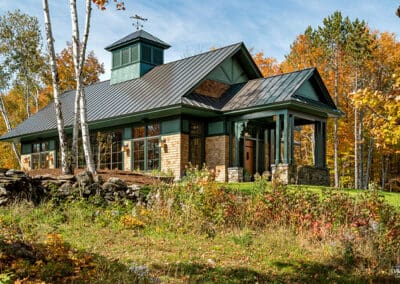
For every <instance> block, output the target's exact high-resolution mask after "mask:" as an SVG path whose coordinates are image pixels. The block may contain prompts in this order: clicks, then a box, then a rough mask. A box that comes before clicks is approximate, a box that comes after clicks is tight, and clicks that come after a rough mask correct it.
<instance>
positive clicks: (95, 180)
mask: <svg viewBox="0 0 400 284" xmlns="http://www.w3.org/2000/svg"><path fill="white" fill-rule="evenodd" d="M93 180H94V182H97V183H99V184H103V183H104V179H103V177H102V176H101V175H95V176H94V177H93Z"/></svg>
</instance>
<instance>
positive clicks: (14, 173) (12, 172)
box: [5, 169, 26, 177]
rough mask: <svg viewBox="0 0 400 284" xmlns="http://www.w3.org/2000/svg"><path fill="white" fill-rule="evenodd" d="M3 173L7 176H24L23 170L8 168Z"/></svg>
mask: <svg viewBox="0 0 400 284" xmlns="http://www.w3.org/2000/svg"><path fill="white" fill-rule="evenodd" d="M5 175H6V176H8V177H26V174H25V172H23V171H18V170H14V169H11V170H8V171H7V172H6V173H5Z"/></svg>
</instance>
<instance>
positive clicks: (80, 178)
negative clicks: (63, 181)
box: [76, 171, 94, 187]
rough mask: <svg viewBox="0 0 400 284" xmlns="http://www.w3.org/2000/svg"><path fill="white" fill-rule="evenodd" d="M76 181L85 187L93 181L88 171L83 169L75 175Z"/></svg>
mask: <svg viewBox="0 0 400 284" xmlns="http://www.w3.org/2000/svg"><path fill="white" fill-rule="evenodd" d="M76 181H77V182H78V184H79V185H80V186H83V187H86V186H89V185H91V184H92V183H93V182H94V181H93V175H92V173H91V172H89V171H84V172H81V173H79V174H77V175H76Z"/></svg>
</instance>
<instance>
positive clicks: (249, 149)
mask: <svg viewBox="0 0 400 284" xmlns="http://www.w3.org/2000/svg"><path fill="white" fill-rule="evenodd" d="M253 161H254V141H252V140H246V143H245V147H244V168H245V169H246V170H247V171H248V172H249V173H250V175H253V174H254V163H253Z"/></svg>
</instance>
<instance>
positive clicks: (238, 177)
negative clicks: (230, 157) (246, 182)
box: [228, 167, 243, 182]
mask: <svg viewBox="0 0 400 284" xmlns="http://www.w3.org/2000/svg"><path fill="white" fill-rule="evenodd" d="M242 181H243V168H242V167H231V168H228V182H242Z"/></svg>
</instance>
